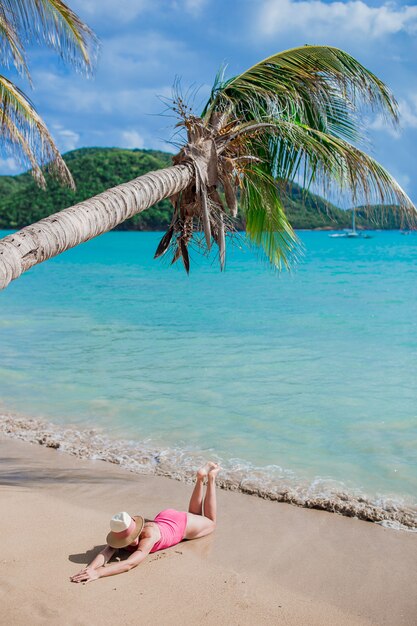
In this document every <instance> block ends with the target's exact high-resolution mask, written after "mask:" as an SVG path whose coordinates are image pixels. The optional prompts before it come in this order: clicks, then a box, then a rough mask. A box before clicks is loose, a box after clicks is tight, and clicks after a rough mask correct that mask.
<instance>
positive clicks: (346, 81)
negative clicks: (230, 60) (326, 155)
mask: <svg viewBox="0 0 417 626" xmlns="http://www.w3.org/2000/svg"><path fill="white" fill-rule="evenodd" d="M361 102H362V103H364V104H367V105H370V106H371V107H372V108H373V109H375V110H378V111H381V112H382V113H383V114H384V115H385V116H386V117H387V118H388V119H389V120H391V121H392V122H393V123H396V122H397V120H398V107H397V103H396V101H395V99H394V97H393V95H392V93H391V91H390V90H389V89H388V88H387V87H386V85H385V84H384V83H383V82H382V81H381V80H380V79H379V78H378V77H376V76H375V75H374V74H373V73H372V72H370V71H369V70H367V69H366V68H365V67H364V66H363V65H361V64H360V63H359V62H358V61H356V59H354V58H353V57H351V56H350V55H349V54H347V53H346V52H344V51H343V50H339V49H338V48H333V47H330V46H302V47H298V48H292V49H290V50H285V51H284V52H280V53H278V54H274V55H272V56H270V57H268V58H267V59H264V60H263V61H261V62H260V63H257V64H256V65H254V66H253V67H251V68H250V69H248V70H247V71H246V72H243V73H242V74H240V75H239V76H236V77H234V78H232V79H230V80H228V81H226V82H224V83H223V85H217V86H216V88H215V89H214V91H213V93H212V95H211V97H210V99H209V101H208V103H207V105H206V107H205V109H204V111H203V117H204V116H207V115H208V114H210V113H211V112H212V111H219V110H225V109H227V108H228V109H230V110H232V111H233V114H234V115H235V116H236V117H237V118H238V119H241V120H261V119H263V118H264V117H271V116H272V117H276V118H279V119H288V120H293V121H299V122H300V123H305V124H307V125H308V126H311V127H313V128H318V129H320V130H322V131H324V132H328V133H330V134H333V135H336V136H340V137H342V138H344V139H347V140H353V139H354V140H356V139H358V138H359V133H358V120H356V121H355V120H354V119H352V116H354V114H355V112H357V111H358V108H359V106H360V103H361Z"/></svg>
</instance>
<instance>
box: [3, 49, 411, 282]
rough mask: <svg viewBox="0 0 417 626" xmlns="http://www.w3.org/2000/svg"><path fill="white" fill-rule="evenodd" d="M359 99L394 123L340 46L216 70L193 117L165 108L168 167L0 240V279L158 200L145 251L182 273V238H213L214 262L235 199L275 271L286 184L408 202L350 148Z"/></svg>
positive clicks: (386, 96)
mask: <svg viewBox="0 0 417 626" xmlns="http://www.w3.org/2000/svg"><path fill="white" fill-rule="evenodd" d="M363 104H365V105H368V106H370V107H371V108H372V109H373V110H377V111H381V112H382V113H383V114H385V116H386V118H387V119H388V120H390V121H392V123H394V124H395V123H397V121H398V113H397V105H396V102H395V99H394V98H393V96H392V94H391V92H390V91H389V89H388V88H387V87H386V86H385V85H384V84H383V83H382V82H381V81H380V80H379V79H378V78H377V77H376V76H375V75H374V74H372V73H371V72H370V71H368V70H367V69H366V68H365V67H363V66H362V65H361V64H360V63H359V62H358V61H356V60H355V59H354V58H352V57H351V56H350V55H348V54H347V53H346V52H343V51H342V50H339V49H337V48H332V47H328V46H303V47H299V48H293V49H291V50H286V51H284V52H280V53H278V54H275V55H273V56H271V57H269V58H267V59H265V60H263V61H261V62H260V63H258V64H256V65H254V66H253V67H251V68H250V69H249V70H247V71H246V72H243V73H242V74H240V75H239V76H236V77H234V78H231V79H229V80H224V78H223V75H222V74H219V75H218V76H217V78H216V81H215V84H214V87H213V90H212V92H211V95H210V98H209V100H208V102H207V104H206V106H205V107H204V110H203V112H202V114H201V116H199V117H196V116H195V115H193V113H192V111H191V110H190V108H189V107H188V106H187V105H186V103H184V102H183V100H182V98H181V97H180V96H176V97H175V98H174V103H173V108H174V110H175V111H176V113H177V114H178V116H179V118H180V121H179V126H180V127H183V128H184V129H185V130H186V133H187V141H186V143H185V145H184V146H183V147H182V148H181V150H180V152H179V153H178V154H177V155H176V156H175V157H174V158H173V161H174V165H173V166H172V167H170V168H166V169H163V170H160V171H158V172H151V173H148V174H146V175H145V176H141V177H140V178H137V179H135V180H133V181H130V182H127V183H125V184H123V185H120V186H118V187H115V188H113V189H110V190H108V191H105V192H103V193H101V194H99V195H97V196H95V197H94V198H91V199H89V200H86V201H84V202H81V203H79V204H77V205H75V206H73V207H70V208H67V209H64V210H63V211H60V212H59V213H56V214H54V215H51V216H50V217H47V218H45V219H43V220H41V221H39V222H37V223H36V224H32V225H31V226H28V227H26V228H23V229H22V230H21V231H19V232H18V233H15V234H13V235H9V236H7V237H5V238H4V239H3V240H2V241H0V287H1V288H4V287H6V286H7V285H8V283H9V282H10V281H11V280H13V279H15V278H17V277H18V276H20V275H21V274H22V272H24V271H26V270H27V269H29V268H30V267H32V266H33V265H35V264H37V263H40V262H42V261H44V260H46V259H49V258H51V257H53V256H55V255H57V254H59V253H61V252H63V251H64V250H67V249H69V248H72V247H74V246H76V245H78V244H79V243H81V242H84V241H87V240H89V239H91V238H92V237H96V236H97V235H100V234H102V233H104V232H106V231H108V230H110V229H111V228H114V227H115V226H116V225H117V224H119V223H120V222H122V221H124V220H126V219H127V218H129V217H131V216H132V215H134V214H135V213H138V212H141V211H144V210H146V209H147V208H149V207H150V206H152V205H153V204H155V203H156V202H158V201H160V200H162V199H164V198H170V199H171V201H172V205H173V216H172V223H171V225H170V227H169V229H168V231H167V233H166V234H165V235H164V237H163V238H162V240H161V242H160V244H159V246H158V249H157V251H156V254H155V256H161V255H163V254H166V253H167V252H168V251H169V250H171V251H172V255H173V256H172V261H173V262H174V261H176V260H177V259H179V258H182V260H183V263H184V266H185V268H186V270H187V271H188V270H189V254H188V249H189V246H190V245H191V244H192V243H193V242H195V241H196V240H197V241H198V240H199V233H200V232H203V239H202V240H201V241H200V242H199V243H200V244H201V243H204V244H205V246H206V248H207V249H210V247H211V246H212V243H213V242H215V243H216V244H217V246H218V250H219V259H220V264H221V267H223V266H224V262H225V238H226V235H227V234H228V232H230V231H231V230H232V229H233V219H234V217H235V216H236V213H237V200H238V198H239V202H240V206H241V208H242V211H243V214H244V217H245V221H246V234H247V236H248V238H249V240H250V241H251V242H253V243H254V244H255V245H256V246H259V247H260V248H261V249H262V250H263V251H264V253H265V254H266V256H267V258H268V259H269V261H270V262H271V263H272V264H273V265H274V266H276V267H281V266H282V265H287V264H288V263H289V262H290V261H291V258H292V256H293V254H294V251H295V249H296V243H297V239H296V236H295V234H294V232H293V230H292V228H291V226H290V224H289V223H288V220H287V217H286V215H285V211H284V202H285V197H286V194H287V193H288V191H287V190H288V183H289V182H291V181H293V180H294V179H296V178H297V179H299V178H300V176H301V177H302V179H303V180H304V181H305V184H306V185H308V184H314V185H317V184H319V183H321V184H323V185H324V186H325V187H327V186H333V187H334V186H335V185H336V186H337V187H339V188H340V189H341V190H342V191H344V192H349V193H350V195H351V197H352V200H353V201H354V202H355V203H356V202H357V201H358V200H359V201H360V202H361V204H370V203H371V202H372V201H373V202H377V203H380V204H384V203H385V204H390V205H396V206H397V207H398V208H399V209H400V210H401V211H402V212H403V214H404V215H405V216H407V217H408V218H409V220H410V221H411V220H412V219H413V218H414V216H415V212H416V210H415V207H414V206H413V204H412V202H411V200H410V199H409V198H408V197H407V195H406V194H405V193H404V191H403V190H402V189H401V187H400V186H399V185H398V183H397V182H396V181H395V180H394V179H393V178H392V177H391V176H390V174H389V173H388V172H387V171H386V170H385V169H384V168H383V167H382V166H381V165H380V164H379V163H377V162H376V161H375V160H374V159H372V158H371V157H370V156H368V155H367V154H366V153H365V152H363V151H362V150H360V149H359V147H358V145H359V142H360V140H361V138H362V124H361V119H363V109H362V105H363Z"/></svg>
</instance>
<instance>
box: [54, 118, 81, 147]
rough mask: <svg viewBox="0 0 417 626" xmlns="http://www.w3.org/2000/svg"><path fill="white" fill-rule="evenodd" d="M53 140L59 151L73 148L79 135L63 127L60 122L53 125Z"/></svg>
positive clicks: (76, 144)
mask: <svg viewBox="0 0 417 626" xmlns="http://www.w3.org/2000/svg"><path fill="white" fill-rule="evenodd" d="M53 129H54V132H53V134H54V137H55V141H56V142H57V144H58V147H59V149H60V151H61V152H68V150H75V148H76V147H77V146H78V142H79V140H80V135H79V134H78V133H76V132H75V131H73V130H70V129H69V128H63V127H62V126H61V125H60V124H55V125H54V126H53Z"/></svg>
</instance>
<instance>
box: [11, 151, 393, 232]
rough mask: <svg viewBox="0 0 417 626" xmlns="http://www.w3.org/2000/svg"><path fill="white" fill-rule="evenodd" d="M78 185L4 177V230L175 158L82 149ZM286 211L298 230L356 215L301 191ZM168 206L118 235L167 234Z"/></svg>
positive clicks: (76, 161)
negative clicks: (39, 184) (70, 186)
mask: <svg viewBox="0 0 417 626" xmlns="http://www.w3.org/2000/svg"><path fill="white" fill-rule="evenodd" d="M64 158H65V161H66V163H67V165H68V167H69V169H70V170H71V172H72V175H73V177H74V180H75V182H76V185H77V189H76V191H71V190H69V189H67V188H65V187H62V186H61V185H60V184H59V183H58V182H57V181H55V180H53V179H52V178H51V177H50V176H47V183H48V184H47V190H46V191H44V190H42V189H39V187H37V186H36V184H35V182H34V181H33V179H32V177H31V175H30V174H29V173H25V174H19V175H18V176H0V228H4V229H6V228H22V227H23V226H27V225H28V224H31V223H32V222H35V221H37V220H40V219H41V218H43V217H46V216H47V215H51V213H56V212H57V211H59V210H61V209H64V208H66V207H68V206H71V205H73V204H76V203H77V202H81V201H82V200H85V199H87V198H90V197H91V196H94V195H96V194H98V193H100V192H101V191H104V190H105V189H108V188H109V187H114V186H116V185H119V184H121V183H123V182H126V181H128V180H131V179H132V178H136V177H137V176H141V175H142V174H145V173H146V172H149V171H152V170H158V169H161V168H163V167H167V166H169V165H171V155H170V154H168V153H166V152H158V151H155V150H124V149H120V148H82V149H80V150H74V151H72V152H68V153H67V154H66V155H64ZM286 211H287V214H288V216H289V220H290V222H291V224H292V226H293V227H294V228H300V229H301V228H328V229H339V228H345V227H348V226H349V225H350V221H351V217H350V211H349V212H346V211H342V210H340V209H338V208H337V207H335V206H334V205H332V204H331V203H329V202H326V201H325V200H324V199H323V198H321V197H320V196H317V195H314V194H312V193H310V192H308V191H304V190H303V189H302V188H301V187H299V186H298V185H292V187H291V188H290V189H289V190H288V201H287V202H286ZM171 213H172V208H171V205H170V203H169V202H168V200H163V201H162V202H159V203H158V204H157V205H155V206H154V207H152V208H151V209H149V210H148V211H145V212H144V213H141V214H140V215H135V216H134V217H132V218H131V219H129V220H126V221H125V222H124V223H123V224H120V226H118V230H164V229H165V228H166V227H167V226H168V224H169V222H170V219H171ZM357 224H358V226H359V227H368V228H376V227H379V228H380V227H382V228H399V226H400V224H399V220H398V218H396V217H395V216H394V217H393V218H390V219H387V220H386V221H385V222H384V224H383V225H381V223H380V221H379V220H378V221H375V220H374V221H372V220H370V219H369V218H367V217H366V216H365V215H364V213H363V212H362V211H358V219H357Z"/></svg>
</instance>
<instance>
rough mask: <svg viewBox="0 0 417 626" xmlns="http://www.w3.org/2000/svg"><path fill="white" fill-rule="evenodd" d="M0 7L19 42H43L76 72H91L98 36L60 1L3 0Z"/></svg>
mask: <svg viewBox="0 0 417 626" xmlns="http://www.w3.org/2000/svg"><path fill="white" fill-rule="evenodd" d="M2 5H3V7H4V11H5V13H6V16H7V19H8V21H9V23H10V24H11V25H12V26H13V28H14V30H15V32H17V33H19V35H20V38H21V40H22V41H24V42H28V41H31V40H33V39H35V40H36V41H38V42H40V43H46V44H47V45H50V46H51V47H52V48H54V49H55V50H56V51H57V52H58V53H59V54H60V55H61V57H62V58H63V59H64V60H65V61H67V62H70V63H71V64H73V65H74V66H75V67H76V68H77V69H79V70H82V71H84V72H87V73H90V72H91V69H92V67H93V64H94V62H95V59H96V56H97V51H98V40H97V37H96V36H95V34H94V33H93V31H92V30H91V29H90V28H89V27H88V26H87V25H86V24H85V23H84V22H83V21H82V20H81V19H80V18H79V17H78V15H77V14H76V13H74V11H72V10H71V9H70V8H69V7H68V6H67V5H66V4H65V3H64V2H62V0H2Z"/></svg>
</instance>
